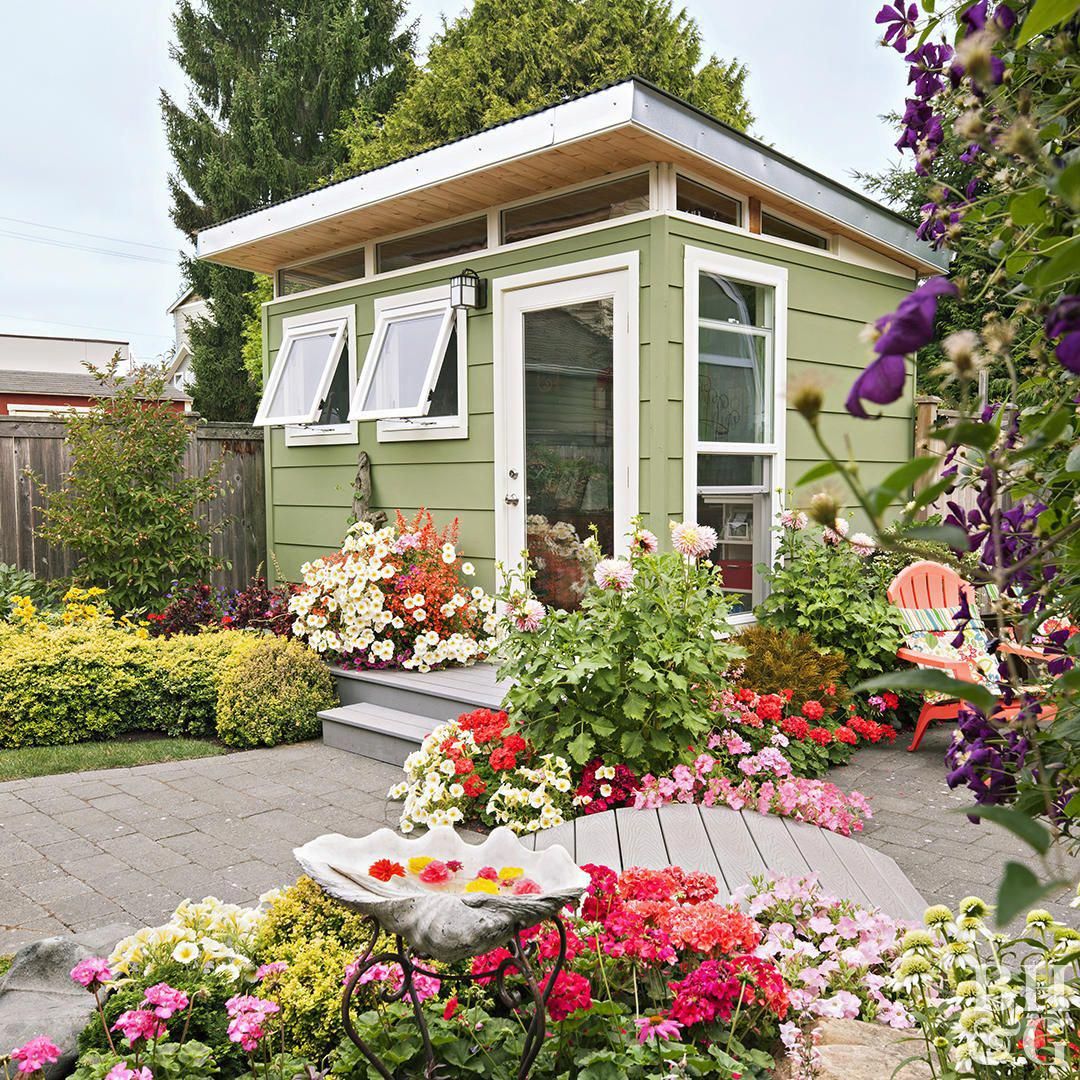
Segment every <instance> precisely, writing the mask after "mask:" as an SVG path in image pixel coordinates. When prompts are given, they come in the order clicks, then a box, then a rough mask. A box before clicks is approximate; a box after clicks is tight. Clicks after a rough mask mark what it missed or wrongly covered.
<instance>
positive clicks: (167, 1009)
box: [142, 983, 188, 1020]
mask: <svg viewBox="0 0 1080 1080" xmlns="http://www.w3.org/2000/svg"><path fill="white" fill-rule="evenodd" d="M142 1004H143V1008H144V1009H145V1008H146V1007H147V1006H151V1011H152V1012H153V1014H154V1015H155V1016H156V1017H158V1019H160V1020H168V1019H169V1018H170V1017H171V1016H172V1015H173V1014H174V1013H178V1012H181V1011H182V1010H184V1009H186V1008H187V1007H188V996H187V994H185V993H184V991H183V990H174V989H173V988H172V987H171V986H170V985H169V984H168V983H157V984H156V985H155V986H151V987H148V988H147V990H146V991H145V992H144V993H143V1003H142Z"/></svg>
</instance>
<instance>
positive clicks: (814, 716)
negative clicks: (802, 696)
mask: <svg viewBox="0 0 1080 1080" xmlns="http://www.w3.org/2000/svg"><path fill="white" fill-rule="evenodd" d="M802 714H803V716H805V717H806V719H807V720H812V721H813V722H814V723H815V724H816V723H817V722H818V721H819V720H820V719H821V718H822V717H823V716H824V715H825V706H824V705H822V704H821V702H820V701H815V700H814V699H813V698H808V699H807V700H806V701H804V702H803V707H802Z"/></svg>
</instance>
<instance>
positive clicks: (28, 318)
mask: <svg viewBox="0 0 1080 1080" xmlns="http://www.w3.org/2000/svg"><path fill="white" fill-rule="evenodd" d="M0 319H14V320H15V321H16V322H29V323H43V324H44V325H46V326H71V327H74V328H75V329H78V330H97V331H99V332H100V333H103V334H124V335H130V336H132V337H136V336H137V337H152V338H160V339H161V340H162V341H172V335H171V334H155V333H151V331H149V330H117V328H116V327H115V326H91V325H90V324H89V323H71V322H62V321H61V320H60V319H38V318H35V317H34V316H32V315H9V314H8V313H7V312H4V311H0ZM2 333H3V331H0V334H2Z"/></svg>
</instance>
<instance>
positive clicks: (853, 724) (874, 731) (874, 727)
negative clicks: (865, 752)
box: [847, 714, 896, 743]
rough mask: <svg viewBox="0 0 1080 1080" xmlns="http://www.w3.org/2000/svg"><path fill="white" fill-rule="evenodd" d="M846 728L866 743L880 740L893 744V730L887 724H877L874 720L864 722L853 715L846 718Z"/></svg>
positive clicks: (894, 732)
mask: <svg viewBox="0 0 1080 1080" xmlns="http://www.w3.org/2000/svg"><path fill="white" fill-rule="evenodd" d="M847 727H848V728H850V729H851V731H853V732H854V733H855V734H856V735H858V736H859V737H860V738H863V739H866V741H867V742H872V743H877V742H881V740H882V739H884V740H885V741H886V742H894V741H895V739H896V731H895V729H894V728H892V727H890V726H889V725H888V724H879V723H878V722H877V721H876V720H865V719H863V717H861V716H855V715H854V714H852V715H851V716H850V717H849V718H848V722H847Z"/></svg>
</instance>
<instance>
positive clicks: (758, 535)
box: [683, 247, 787, 621]
mask: <svg viewBox="0 0 1080 1080" xmlns="http://www.w3.org/2000/svg"><path fill="white" fill-rule="evenodd" d="M685 272H686V326H685V334H686V338H685V341H686V347H685V355H686V378H685V384H684V385H685V393H684V405H683V407H684V413H685V423H686V438H685V460H684V469H685V497H684V498H685V503H684V506H685V508H684V514H685V516H686V518H687V519H688V520H690V519H693V520H696V521H698V522H699V523H700V524H702V525H710V526H711V527H712V528H714V529H715V530H716V533H717V536H718V537H719V538H720V543H719V546H718V547H717V548H716V550H715V551H714V552H713V555H712V556H711V557H712V559H713V560H714V561H715V562H716V564H717V565H718V566H719V568H720V570H721V573H722V575H723V580H724V584H725V586H726V587H727V589H728V590H729V591H730V592H731V593H732V594H733V598H734V600H735V602H736V606H735V608H734V611H735V613H736V621H739V618H740V617H741V618H749V617H750V614H749V613H750V611H751V610H752V608H753V607H754V605H755V604H757V603H758V602H759V601H760V600H761V599H762V597H763V589H762V581H761V578H760V576H759V575H758V574H757V572H756V569H755V568H756V567H757V565H758V564H760V563H768V562H770V561H771V559H772V544H771V536H772V533H771V527H772V518H773V515H774V513H775V511H776V509H777V500H776V496H775V491H776V488H777V487H779V486H781V485H782V484H783V452H782V446H783V428H784V422H783V409H782V408H781V407H779V406H778V405H777V402H778V401H780V400H782V397H781V390H782V386H783V371H784V353H785V348H786V346H785V344H784V342H785V335H786V317H785V312H786V303H787V300H786V292H787V277H786V272H785V271H784V270H782V269H780V268H778V267H774V266H770V265H768V264H766V263H757V262H753V261H751V260H748V259H739V258H734V257H732V256H726V255H722V254H720V253H718V252H711V251H707V250H704V249H700V248H691V247H688V248H687V249H686V263H685Z"/></svg>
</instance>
